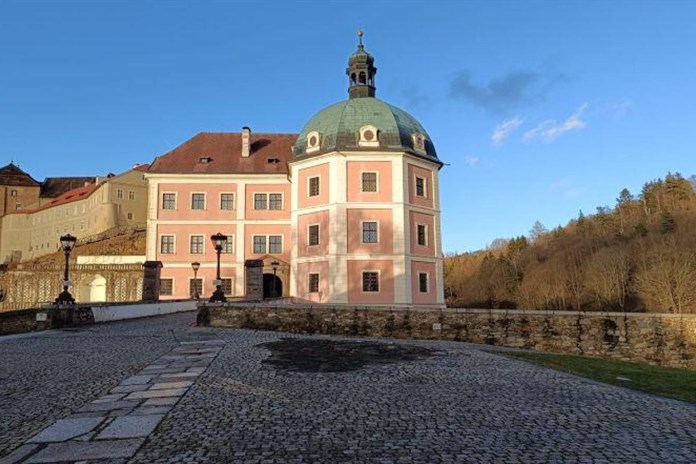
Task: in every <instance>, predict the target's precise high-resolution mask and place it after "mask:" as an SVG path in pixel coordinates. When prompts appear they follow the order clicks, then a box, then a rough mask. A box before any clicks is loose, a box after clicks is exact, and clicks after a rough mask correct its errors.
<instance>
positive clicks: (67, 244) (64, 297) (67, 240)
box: [55, 234, 77, 304]
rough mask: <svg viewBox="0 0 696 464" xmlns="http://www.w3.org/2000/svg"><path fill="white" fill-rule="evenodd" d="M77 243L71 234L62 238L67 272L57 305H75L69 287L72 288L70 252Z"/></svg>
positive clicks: (61, 243)
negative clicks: (69, 277)
mask: <svg viewBox="0 0 696 464" xmlns="http://www.w3.org/2000/svg"><path fill="white" fill-rule="evenodd" d="M75 242H77V238H75V237H73V236H72V235H70V234H65V235H63V236H62V237H61V238H60V247H61V248H62V249H63V252H64V253H65V272H64V273H63V291H62V292H61V293H60V295H58V298H56V301H55V304H73V303H75V298H73V296H72V295H71V294H70V292H69V291H68V287H70V280H68V276H69V272H70V271H69V269H70V262H69V258H70V252H71V251H73V248H75Z"/></svg>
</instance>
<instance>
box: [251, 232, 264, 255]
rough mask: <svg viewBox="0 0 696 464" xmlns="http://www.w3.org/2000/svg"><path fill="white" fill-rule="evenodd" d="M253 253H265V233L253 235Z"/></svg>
mask: <svg viewBox="0 0 696 464" xmlns="http://www.w3.org/2000/svg"><path fill="white" fill-rule="evenodd" d="M253 240H254V253H256V254H263V253H266V236H265V235H254V239H253Z"/></svg>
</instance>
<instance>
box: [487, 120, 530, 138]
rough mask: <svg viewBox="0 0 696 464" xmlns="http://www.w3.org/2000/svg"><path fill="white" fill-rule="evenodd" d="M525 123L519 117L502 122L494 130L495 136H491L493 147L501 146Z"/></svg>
mask: <svg viewBox="0 0 696 464" xmlns="http://www.w3.org/2000/svg"><path fill="white" fill-rule="evenodd" d="M523 122H524V121H523V120H522V119H520V118H519V117H517V116H515V117H514V118H512V119H508V120H506V121H503V122H501V123H500V124H498V126H497V127H496V128H495V129H493V134H492V135H491V142H492V143H493V145H500V144H501V143H502V142H503V140H505V139H506V138H508V137H509V136H510V134H512V133H513V132H514V131H515V130H516V129H517V128H518V127H520V126H521V125H522V123H523Z"/></svg>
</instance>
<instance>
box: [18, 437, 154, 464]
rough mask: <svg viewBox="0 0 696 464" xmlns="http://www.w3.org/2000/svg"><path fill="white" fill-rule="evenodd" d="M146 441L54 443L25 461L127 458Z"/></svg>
mask: <svg viewBox="0 0 696 464" xmlns="http://www.w3.org/2000/svg"><path fill="white" fill-rule="evenodd" d="M144 441H145V440H144V439H130V440H103V441H91V442H76V441H69V442H64V443H53V444H50V445H48V446H47V447H46V448H44V449H42V450H41V451H39V452H38V453H36V454H35V455H33V456H31V457H30V458H29V459H28V460H27V461H25V462H26V463H27V464H37V463H49V462H61V461H70V462H74V461H84V460H91V459H116V458H127V457H130V456H133V455H134V454H135V452H136V451H137V450H138V448H139V447H140V446H141V445H142V444H143V442H144Z"/></svg>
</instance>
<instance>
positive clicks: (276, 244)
mask: <svg viewBox="0 0 696 464" xmlns="http://www.w3.org/2000/svg"><path fill="white" fill-rule="evenodd" d="M268 252H269V253H282V252H283V236H282V235H270V236H269V237H268Z"/></svg>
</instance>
